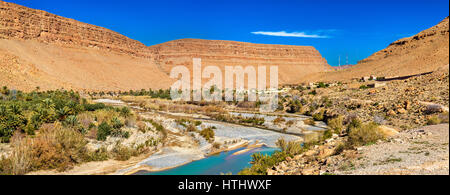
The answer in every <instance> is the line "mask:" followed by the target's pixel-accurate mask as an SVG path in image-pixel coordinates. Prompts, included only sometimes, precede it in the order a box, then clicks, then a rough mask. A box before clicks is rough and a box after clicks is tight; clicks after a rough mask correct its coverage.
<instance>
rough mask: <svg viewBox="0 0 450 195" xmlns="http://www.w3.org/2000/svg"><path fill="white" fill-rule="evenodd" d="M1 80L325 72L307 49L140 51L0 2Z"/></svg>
mask: <svg viewBox="0 0 450 195" xmlns="http://www.w3.org/2000/svg"><path fill="white" fill-rule="evenodd" d="M0 53H1V54H2V55H0V65H1V66H0V67H1V69H0V82H2V83H3V84H4V85H5V84H7V85H12V87H15V88H19V89H34V88H35V87H36V86H40V87H41V88H42V89H55V88H61V87H65V88H75V89H87V90H128V89H142V88H145V89H147V88H168V87H170V86H171V84H172V82H173V80H172V79H170V78H169V76H168V75H169V73H170V70H171V68H172V67H174V66H177V65H185V66H188V67H189V68H190V69H191V67H192V66H191V65H192V58H194V57H199V58H202V64H203V66H204V67H205V66H209V65H215V66H219V67H220V68H222V70H223V67H224V66H236V65H239V66H244V67H245V66H275V65H277V66H279V83H280V84H284V83H292V82H294V81H295V80H296V79H298V78H299V77H303V76H305V75H308V74H311V73H316V72H323V71H329V70H332V68H331V67H330V66H329V65H328V63H327V62H326V60H325V59H324V58H322V56H321V55H320V53H319V52H318V51H317V50H316V49H315V48H314V47H310V46H284V45H264V44H252V43H242V42H234V41H212V40H199V39H182V40H175V41H170V42H167V43H163V44H159V45H155V46H150V47H147V46H145V45H144V44H142V43H140V42H138V41H135V40H132V39H129V38H127V37H125V36H123V35H121V34H119V33H116V32H114V31H111V30H108V29H105V28H102V27H98V26H94V25H90V24H86V23H82V22H78V21H76V20H73V19H68V18H64V17H61V16H57V15H54V14H51V13H48V12H45V11H40V10H35V9H30V8H27V7H23V6H20V5H16V4H13V3H7V2H3V1H0Z"/></svg>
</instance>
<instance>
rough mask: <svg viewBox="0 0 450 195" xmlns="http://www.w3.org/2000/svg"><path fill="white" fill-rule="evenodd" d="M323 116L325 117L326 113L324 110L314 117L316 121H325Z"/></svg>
mask: <svg viewBox="0 0 450 195" xmlns="http://www.w3.org/2000/svg"><path fill="white" fill-rule="evenodd" d="M323 115H324V111H323V110H322V111H320V112H318V113H316V114H313V115H312V117H313V119H314V120H315V121H323V119H324V116H323Z"/></svg>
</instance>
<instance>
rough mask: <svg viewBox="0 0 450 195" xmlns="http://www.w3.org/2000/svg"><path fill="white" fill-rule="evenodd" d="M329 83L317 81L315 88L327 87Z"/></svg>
mask: <svg viewBox="0 0 450 195" xmlns="http://www.w3.org/2000/svg"><path fill="white" fill-rule="evenodd" d="M328 87H330V85H329V84H328V83H323V82H319V84H318V85H317V88H328Z"/></svg>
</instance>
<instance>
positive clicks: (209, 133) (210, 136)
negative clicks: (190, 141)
mask: <svg viewBox="0 0 450 195" xmlns="http://www.w3.org/2000/svg"><path fill="white" fill-rule="evenodd" d="M200 135H201V136H202V137H204V138H205V139H206V140H207V141H208V142H209V143H212V142H214V136H215V134H214V130H213V129H212V128H211V127H208V128H205V129H203V130H201V131H200Z"/></svg>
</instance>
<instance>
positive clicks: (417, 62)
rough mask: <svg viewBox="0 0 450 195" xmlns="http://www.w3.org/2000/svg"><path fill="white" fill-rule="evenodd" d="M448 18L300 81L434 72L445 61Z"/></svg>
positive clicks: (446, 55)
mask: <svg viewBox="0 0 450 195" xmlns="http://www.w3.org/2000/svg"><path fill="white" fill-rule="evenodd" d="M448 21H449V18H448V17H447V18H445V19H444V20H443V21H442V22H440V23H439V24H437V25H436V26H433V27H431V28H430V29H427V30H424V31H422V32H420V33H419V34H417V35H414V36H412V37H408V38H404V39H400V40H398V41H395V42H394V43H392V44H390V45H389V46H388V47H387V48H386V49H383V50H381V51H379V52H376V53H375V54H373V55H372V56H370V57H368V58H367V59H364V60H361V61H360V62H359V63H358V64H357V65H355V66H353V67H351V68H348V69H344V70H340V71H334V72H327V73H319V74H313V75H310V76H308V77H305V78H303V80H301V81H303V82H310V81H317V80H322V81H336V80H348V79H352V78H360V77H364V76H370V75H374V76H378V77H395V76H407V75H414V74H420V73H424V72H431V71H434V70H436V69H438V68H440V67H442V66H448V64H449V26H448Z"/></svg>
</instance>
